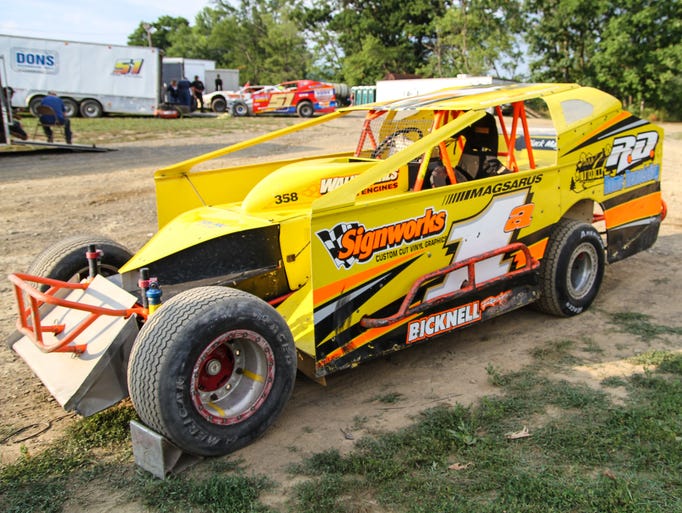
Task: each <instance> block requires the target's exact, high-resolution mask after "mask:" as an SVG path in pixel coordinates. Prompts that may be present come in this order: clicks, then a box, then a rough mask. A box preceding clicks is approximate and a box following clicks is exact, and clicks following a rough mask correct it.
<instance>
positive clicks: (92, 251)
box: [85, 244, 104, 280]
mask: <svg viewBox="0 0 682 513" xmlns="http://www.w3.org/2000/svg"><path fill="white" fill-rule="evenodd" d="M103 254H104V253H103V252H102V250H101V249H97V246H95V245H94V244H89V245H88V250H87V251H86V252H85V258H87V259H88V279H89V280H92V279H93V278H94V277H95V276H97V275H98V274H99V273H100V272H101V270H102V255H103Z"/></svg>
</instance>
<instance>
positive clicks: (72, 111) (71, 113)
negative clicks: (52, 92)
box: [62, 98, 78, 118]
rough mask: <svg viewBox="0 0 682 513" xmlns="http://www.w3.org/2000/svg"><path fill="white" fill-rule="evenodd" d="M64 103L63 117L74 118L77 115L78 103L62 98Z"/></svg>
mask: <svg viewBox="0 0 682 513" xmlns="http://www.w3.org/2000/svg"><path fill="white" fill-rule="evenodd" d="M62 101H63V102H64V115H65V116H66V117H67V118H74V117H76V116H77V115H78V102H77V101H76V100H72V99H71V98H62Z"/></svg>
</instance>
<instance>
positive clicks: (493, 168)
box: [456, 113, 510, 180]
mask: <svg viewBox="0 0 682 513" xmlns="http://www.w3.org/2000/svg"><path fill="white" fill-rule="evenodd" d="M462 135H463V136H464V138H465V139H466V142H465V143H464V149H463V150H462V156H461V158H460V160H459V164H457V166H456V170H457V171H459V172H460V173H462V174H463V175H464V178H466V179H467V180H478V179H479V178H486V177H488V176H495V175H501V174H504V173H508V172H510V171H509V170H508V169H507V168H506V167H504V166H503V165H502V163H501V162H500V161H499V160H498V159H497V150H498V144H499V139H498V134H497V125H496V124H495V118H494V117H493V115H492V114H490V113H486V114H485V116H483V117H482V118H481V119H479V120H478V121H476V122H474V123H473V124H472V125H471V126H469V127H468V128H467V129H466V130H464V132H462Z"/></svg>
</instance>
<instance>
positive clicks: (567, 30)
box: [525, 0, 611, 84]
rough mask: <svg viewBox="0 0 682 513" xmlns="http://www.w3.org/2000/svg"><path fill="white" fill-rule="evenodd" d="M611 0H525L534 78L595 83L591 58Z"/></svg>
mask: <svg viewBox="0 0 682 513" xmlns="http://www.w3.org/2000/svg"><path fill="white" fill-rule="evenodd" d="M610 3H611V2H610V0H526V6H525V10H526V31H525V37H526V41H527V43H528V46H529V49H530V51H531V52H532V54H533V56H534V57H532V58H531V62H530V70H531V73H532V77H533V79H534V80H539V81H558V82H578V81H580V82H583V83H588V84H589V83H594V82H595V71H594V68H593V66H592V59H593V57H594V55H595V54H596V52H597V45H598V42H599V40H600V34H601V31H602V30H603V28H604V25H605V24H606V21H607V20H608V17H609V15H610V13H611V9H610V5H609V4H610Z"/></svg>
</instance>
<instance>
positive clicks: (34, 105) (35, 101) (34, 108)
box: [28, 96, 45, 117]
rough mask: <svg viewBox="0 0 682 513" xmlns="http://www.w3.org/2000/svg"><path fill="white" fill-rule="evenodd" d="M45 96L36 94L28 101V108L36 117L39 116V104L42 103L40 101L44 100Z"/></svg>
mask: <svg viewBox="0 0 682 513" xmlns="http://www.w3.org/2000/svg"><path fill="white" fill-rule="evenodd" d="M43 98H45V97H44V96H34V97H33V98H31V101H30V102H28V110H29V111H30V112H31V114H33V115H34V116H35V117H38V105H40V102H42V101H43Z"/></svg>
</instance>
